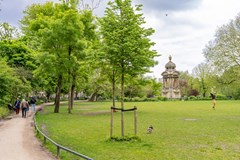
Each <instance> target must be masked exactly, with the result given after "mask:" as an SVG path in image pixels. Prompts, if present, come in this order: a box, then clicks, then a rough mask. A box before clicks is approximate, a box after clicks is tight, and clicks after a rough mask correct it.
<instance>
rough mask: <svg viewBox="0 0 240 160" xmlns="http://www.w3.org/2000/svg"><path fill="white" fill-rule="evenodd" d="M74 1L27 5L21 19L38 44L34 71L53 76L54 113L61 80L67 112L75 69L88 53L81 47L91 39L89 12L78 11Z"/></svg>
mask: <svg viewBox="0 0 240 160" xmlns="http://www.w3.org/2000/svg"><path fill="white" fill-rule="evenodd" d="M77 4H78V1H75V0H72V1H62V3H53V2H47V3H45V4H42V5H41V4H34V5H32V6H30V7H29V8H27V10H26V11H25V17H24V18H23V19H22V21H21V24H22V29H23V31H24V33H25V34H26V35H27V36H29V37H33V40H36V41H37V42H38V43H39V44H40V47H39V50H40V51H41V54H40V55H39V63H40V66H39V68H38V71H39V72H45V73H44V74H49V75H53V76H54V77H55V78H56V79H57V83H56V101H55V110H54V112H55V113H58V112H59V103H60V94H61V89H62V86H63V83H67V84H68V90H69V107H68V111H69V113H71V109H72V105H73V93H74V88H75V86H76V81H77V77H78V76H79V73H80V72H78V70H79V69H80V68H81V67H83V66H84V65H85V64H86V61H85V58H86V53H88V52H87V51H85V49H86V48H89V46H91V43H90V42H89V41H90V40H92V39H94V29H95V28H94V25H92V21H93V18H92V14H91V12H88V11H85V12H84V11H83V12H81V13H79V11H78V10H77ZM80 75H81V74H80Z"/></svg>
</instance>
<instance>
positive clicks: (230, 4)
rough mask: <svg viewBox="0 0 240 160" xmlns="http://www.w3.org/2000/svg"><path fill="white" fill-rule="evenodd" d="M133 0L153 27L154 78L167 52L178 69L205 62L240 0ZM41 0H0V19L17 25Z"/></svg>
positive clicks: (158, 75) (239, 10) (98, 11)
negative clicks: (206, 52)
mask: <svg viewBox="0 0 240 160" xmlns="http://www.w3.org/2000/svg"><path fill="white" fill-rule="evenodd" d="M55 1H57V0H55ZM87 1H90V0H85V2H87ZM96 1H97V0H95V2H96ZM107 1H108V0H101V3H100V6H99V7H98V8H97V9H95V10H94V13H95V14H96V15H98V16H103V15H104V10H105V8H106V4H107ZM132 1H133V4H143V10H142V12H143V16H144V17H145V20H146V25H145V27H148V28H150V27H151V28H153V29H154V30H155V33H154V34H153V35H152V36H151V37H150V38H151V40H152V41H153V42H155V43H156V44H155V45H154V46H153V48H152V49H154V50H156V51H157V52H158V54H160V55H161V56H160V57H157V58H156V59H155V60H156V61H157V62H158V65H156V66H155V67H153V68H151V71H152V73H149V74H148V75H150V76H153V77H156V78H161V73H162V72H163V71H164V70H165V64H166V63H167V62H168V61H169V59H168V57H169V56H170V55H171V56H172V61H173V62H174V63H175V64H176V69H177V70H178V71H188V72H189V73H191V72H192V69H193V68H194V67H196V66H197V65H198V64H200V63H203V62H204V61H205V58H204V56H203V54H202V50H203V49H204V48H205V45H207V44H208V42H209V41H210V40H213V39H214V35H215V33H216V30H217V28H218V27H221V26H222V25H224V24H227V23H229V22H230V20H231V19H235V17H236V16H237V14H240V0H132ZM44 2H46V0H0V3H1V4H0V8H1V12H0V22H8V23H9V24H11V25H13V26H15V27H18V26H19V25H18V24H19V22H18V21H19V20H20V19H21V18H22V17H23V13H22V12H23V10H24V9H25V7H26V6H27V5H30V4H32V3H44Z"/></svg>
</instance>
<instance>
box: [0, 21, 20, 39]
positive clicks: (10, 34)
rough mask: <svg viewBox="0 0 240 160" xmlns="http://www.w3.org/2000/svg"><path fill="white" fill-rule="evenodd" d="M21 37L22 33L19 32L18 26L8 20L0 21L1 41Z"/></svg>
mask: <svg viewBox="0 0 240 160" xmlns="http://www.w3.org/2000/svg"><path fill="white" fill-rule="evenodd" d="M19 37H20V33H19V32H18V30H17V28H16V27H13V26H11V25H10V24H8V23H6V22H4V23H0V41H3V40H13V39H17V38H19Z"/></svg>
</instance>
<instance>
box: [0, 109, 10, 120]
mask: <svg viewBox="0 0 240 160" xmlns="http://www.w3.org/2000/svg"><path fill="white" fill-rule="evenodd" d="M8 114H9V112H8V109H7V108H4V107H0V119H2V118H4V117H6V116H7V115H8Z"/></svg>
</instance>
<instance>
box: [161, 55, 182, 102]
mask: <svg viewBox="0 0 240 160" xmlns="http://www.w3.org/2000/svg"><path fill="white" fill-rule="evenodd" d="M165 68H166V70H165V71H164V72H163V73H162V76H163V89H162V96H163V97H167V98H169V99H180V98H181V92H180V87H179V75H180V73H179V72H178V71H177V70H176V65H175V63H173V62H172V56H169V62H168V63H167V64H166V65H165Z"/></svg>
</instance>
